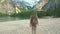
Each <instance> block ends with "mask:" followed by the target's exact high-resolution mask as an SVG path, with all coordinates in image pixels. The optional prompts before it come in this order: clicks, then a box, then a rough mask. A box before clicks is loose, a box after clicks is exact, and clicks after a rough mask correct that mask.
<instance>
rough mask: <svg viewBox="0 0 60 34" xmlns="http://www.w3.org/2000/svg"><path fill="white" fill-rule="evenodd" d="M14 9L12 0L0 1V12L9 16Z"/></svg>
mask: <svg viewBox="0 0 60 34" xmlns="http://www.w3.org/2000/svg"><path fill="white" fill-rule="evenodd" d="M13 11H14V7H13V3H12V0H0V12H1V13H6V14H10V13H13Z"/></svg>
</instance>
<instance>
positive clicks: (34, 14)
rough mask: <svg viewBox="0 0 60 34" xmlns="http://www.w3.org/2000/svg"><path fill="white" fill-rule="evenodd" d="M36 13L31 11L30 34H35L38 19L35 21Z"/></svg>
mask: <svg viewBox="0 0 60 34" xmlns="http://www.w3.org/2000/svg"><path fill="white" fill-rule="evenodd" d="M37 18H38V17H37V13H36V11H33V13H32V15H31V16H30V26H31V28H32V34H36V27H37V24H38V19H37Z"/></svg>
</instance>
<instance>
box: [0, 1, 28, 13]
mask: <svg viewBox="0 0 60 34" xmlns="http://www.w3.org/2000/svg"><path fill="white" fill-rule="evenodd" d="M16 8H17V9H18V11H19V10H20V9H26V10H28V8H27V6H25V5H24V4H23V2H15V1H12V0H0V13H6V14H10V13H14V11H16Z"/></svg>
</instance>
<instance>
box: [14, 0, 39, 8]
mask: <svg viewBox="0 0 60 34" xmlns="http://www.w3.org/2000/svg"><path fill="white" fill-rule="evenodd" d="M15 1H23V3H24V4H25V5H26V6H31V7H33V6H34V5H36V4H37V3H38V2H39V1H40V0H15Z"/></svg>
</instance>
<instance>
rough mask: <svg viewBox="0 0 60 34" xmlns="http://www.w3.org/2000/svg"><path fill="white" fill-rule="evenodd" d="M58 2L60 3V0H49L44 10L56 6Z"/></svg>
mask: <svg viewBox="0 0 60 34" xmlns="http://www.w3.org/2000/svg"><path fill="white" fill-rule="evenodd" d="M58 4H60V0H49V1H48V3H46V4H45V5H44V6H43V7H42V9H43V10H47V9H50V8H54V6H55V5H56V6H58Z"/></svg>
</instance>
